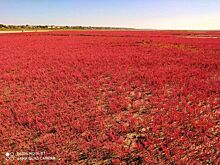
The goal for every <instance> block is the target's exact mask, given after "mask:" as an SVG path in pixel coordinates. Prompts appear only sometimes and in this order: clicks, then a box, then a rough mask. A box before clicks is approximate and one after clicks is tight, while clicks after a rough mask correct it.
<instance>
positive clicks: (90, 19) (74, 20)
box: [0, 0, 220, 30]
mask: <svg viewBox="0 0 220 165" xmlns="http://www.w3.org/2000/svg"><path fill="white" fill-rule="evenodd" d="M0 23H2V24H15V25H20V24H25V25H26V24H29V25H73V26H77V25H81V26H111V27H131V28H140V29H186V30H187V29H189V30H190V29H193V30H194V29H195V30H216V29H220V0H0Z"/></svg>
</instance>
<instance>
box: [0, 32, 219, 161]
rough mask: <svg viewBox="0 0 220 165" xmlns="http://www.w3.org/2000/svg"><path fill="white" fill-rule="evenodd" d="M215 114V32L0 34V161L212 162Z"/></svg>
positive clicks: (215, 156)
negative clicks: (21, 157)
mask: <svg viewBox="0 0 220 165" xmlns="http://www.w3.org/2000/svg"><path fill="white" fill-rule="evenodd" d="M219 110H220V32H214V31H213V32H192V31H188V32H187V31H146V32H143V31H69V32H68V31H59V32H58V31H57V32H55V31H54V32H44V33H25V34H22V33H20V34H1V35H0V154H1V155H0V164H6V163H14V164H29V163H31V162H32V163H36V162H38V163H40V162H41V163H44V164H45V161H46V160H35V161H32V160H18V159H19V153H18V152H26V153H28V152H43V156H51V157H55V160H51V162H50V164H53V163H54V164H55V163H60V164H153V163H154V164H194V163H195V164H220V159H219V158H220V144H219V141H220V139H219V137H220V120H219V119H220V116H219V115H220V113H219V112H220V111H219ZM6 152H9V153H10V154H12V153H13V154H14V156H13V155H12V156H11V155H10V156H6V155H5V154H6ZM29 154H30V153H29ZM23 156H27V155H25V154H23ZM29 156H30V155H29ZM31 156H32V158H33V156H39V155H37V154H36V155H31ZM9 158H11V159H13V160H9ZM47 163H48V164H49V162H48V161H47Z"/></svg>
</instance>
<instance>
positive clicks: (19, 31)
mask: <svg viewBox="0 0 220 165" xmlns="http://www.w3.org/2000/svg"><path fill="white" fill-rule="evenodd" d="M48 31H51V30H29V31H21V30H18V31H0V34H1V33H28V32H48Z"/></svg>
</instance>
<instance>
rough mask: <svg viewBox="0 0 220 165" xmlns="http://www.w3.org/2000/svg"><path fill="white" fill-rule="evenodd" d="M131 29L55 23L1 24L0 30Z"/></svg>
mask: <svg viewBox="0 0 220 165" xmlns="http://www.w3.org/2000/svg"><path fill="white" fill-rule="evenodd" d="M111 29H113V30H114V29H131V28H117V27H93V26H55V25H4V24H0V30H111Z"/></svg>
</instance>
